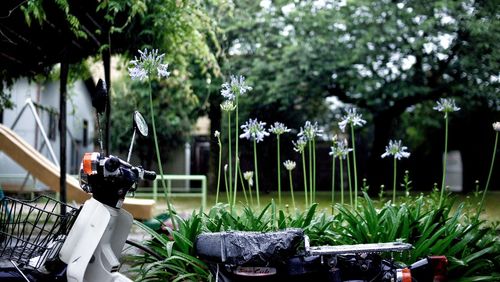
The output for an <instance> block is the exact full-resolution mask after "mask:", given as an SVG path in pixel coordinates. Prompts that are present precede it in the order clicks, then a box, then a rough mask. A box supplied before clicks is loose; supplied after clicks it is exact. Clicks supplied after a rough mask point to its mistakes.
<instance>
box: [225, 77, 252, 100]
mask: <svg viewBox="0 0 500 282" xmlns="http://www.w3.org/2000/svg"><path fill="white" fill-rule="evenodd" d="M250 90H252V87H250V86H248V85H246V82H245V77H244V76H242V75H240V76H235V75H231V82H226V83H224V84H222V90H221V91H220V93H221V94H222V96H223V97H224V98H226V99H228V100H234V98H235V97H236V94H239V95H244V94H245V93H247V92H248V91H250Z"/></svg>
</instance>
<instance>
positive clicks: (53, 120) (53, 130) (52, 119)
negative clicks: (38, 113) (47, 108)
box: [49, 112, 57, 141]
mask: <svg viewBox="0 0 500 282" xmlns="http://www.w3.org/2000/svg"><path fill="white" fill-rule="evenodd" d="M56 134H57V114H56V113H53V112H49V139H50V140H52V141H54V140H56Z"/></svg>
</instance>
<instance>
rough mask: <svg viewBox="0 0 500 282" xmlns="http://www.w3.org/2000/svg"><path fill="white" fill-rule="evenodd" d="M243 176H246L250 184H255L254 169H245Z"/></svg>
mask: <svg viewBox="0 0 500 282" xmlns="http://www.w3.org/2000/svg"><path fill="white" fill-rule="evenodd" d="M243 178H245V180H246V181H247V182H248V185H249V186H253V171H245V172H244V173H243Z"/></svg>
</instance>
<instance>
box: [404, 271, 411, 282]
mask: <svg viewBox="0 0 500 282" xmlns="http://www.w3.org/2000/svg"><path fill="white" fill-rule="evenodd" d="M402 272H403V279H402V280H401V281H402V282H412V280H411V271H410V270H409V269H408V268H403V270H402Z"/></svg>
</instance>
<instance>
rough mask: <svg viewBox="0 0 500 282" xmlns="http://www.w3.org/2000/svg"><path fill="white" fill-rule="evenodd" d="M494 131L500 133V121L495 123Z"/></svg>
mask: <svg viewBox="0 0 500 282" xmlns="http://www.w3.org/2000/svg"><path fill="white" fill-rule="evenodd" d="M493 130H495V131H500V121H497V122H494V123H493Z"/></svg>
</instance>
